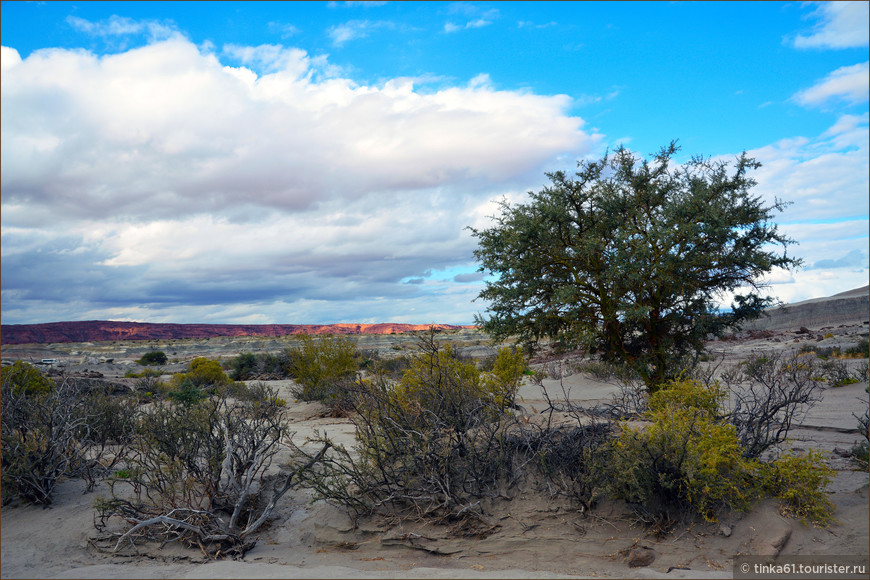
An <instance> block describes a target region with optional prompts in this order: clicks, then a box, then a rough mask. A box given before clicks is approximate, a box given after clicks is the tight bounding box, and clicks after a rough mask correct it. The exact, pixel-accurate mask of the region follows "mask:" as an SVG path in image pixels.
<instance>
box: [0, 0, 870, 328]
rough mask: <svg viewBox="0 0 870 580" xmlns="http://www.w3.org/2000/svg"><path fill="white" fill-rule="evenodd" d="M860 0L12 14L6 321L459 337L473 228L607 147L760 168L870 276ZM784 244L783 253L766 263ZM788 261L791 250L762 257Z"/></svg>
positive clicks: (813, 250) (192, 6)
mask: <svg viewBox="0 0 870 580" xmlns="http://www.w3.org/2000/svg"><path fill="white" fill-rule="evenodd" d="M868 20H870V18H868V2H823V3H815V2H806V3H802V2H672V3H666V2H627V3H621V2H288V3H280V2H263V3H258V2H217V3H212V2H2V4H0V28H2V30H0V44H2V53H0V68H2V79H0V81H2V82H0V90H2V96H0V106H2V122H0V132H2V142H0V155H2V168H0V169H2V171H0V179H2V208H0V222H2V223H0V234H2V278H0V280H2V310H0V312H2V322H3V324H28V323H41V322H54V321H67V320H129V321H146V322H175V323H215V324H217V323H229V324H269V323H284V324H326V323H337V322H357V323H370V322H405V323H416V324H427V323H448V324H471V323H472V322H473V319H474V315H475V314H476V313H481V314H484V315H485V311H486V306H487V305H486V303H485V302H483V301H481V300H475V298H476V297H477V295H478V294H479V293H480V291H481V290H482V288H483V284H484V276H485V273H484V272H479V271H478V264H477V263H476V262H475V260H474V250H475V248H476V239H475V238H474V237H473V236H472V233H471V231H470V230H469V229H468V228H469V227H473V228H478V229H480V228H486V227H491V226H492V225H494V222H493V221H492V216H493V215H495V214H496V213H497V202H498V201H499V200H502V199H507V200H510V201H512V202H522V201H523V200H524V199H525V198H526V195H527V192H529V191H532V190H534V191H537V190H540V189H541V188H542V187H543V186H545V185H546V184H547V178H546V175H545V174H546V173H547V172H550V171H554V170H564V171H572V170H574V169H575V168H576V166H577V162H578V161H582V160H593V159H599V158H600V157H601V156H603V155H604V154H605V153H606V152H607V151H612V150H613V149H614V148H616V147H618V146H620V145H622V146H625V147H626V148H628V149H630V150H632V151H633V152H635V153H636V154H637V155H639V156H643V157H646V158H649V157H650V156H651V155H653V154H654V153H656V152H657V151H658V150H659V149H660V148H661V147H662V146H664V145H667V144H668V143H669V142H670V141H672V140H675V139H677V140H679V145H680V146H681V151H680V152H679V154H678V155H677V157H676V160H677V161H678V162H684V161H688V160H689V159H690V158H691V157H693V156H699V155H700V156H705V157H710V158H714V159H723V160H727V161H732V160H733V159H735V158H736V157H737V156H738V155H739V154H740V153H741V152H743V151H746V152H747V153H748V154H749V155H750V156H751V157H754V158H756V159H757V160H758V161H760V162H761V163H762V167H761V168H760V169H758V170H757V171H755V172H754V174H753V177H754V178H755V179H756V181H757V182H758V185H757V186H756V188H755V189H754V193H756V194H757V195H760V196H762V198H763V199H764V200H766V201H767V203H769V204H772V203H773V202H774V200H775V199H782V200H786V201H790V202H792V204H791V205H790V206H788V207H787V208H786V209H785V210H784V211H783V212H782V213H777V214H775V216H774V221H775V222H776V223H777V224H778V225H779V228H780V230H781V231H782V232H783V233H785V234H786V235H788V236H789V237H791V238H793V239H794V240H795V241H796V242H798V244H796V245H792V246H789V248H788V252H789V255H793V256H795V257H798V258H801V259H802V260H803V261H804V266H803V268H801V269H799V270H797V271H793V272H790V271H774V272H771V273H770V275H769V276H767V277H766V279H765V282H766V283H768V284H769V288H768V292H769V293H770V295H772V296H774V297H776V298H777V299H779V300H781V301H783V302H796V301H800V300H805V299H809V298H815V297H821V296H829V295H832V294H835V293H838V292H843V291H846V290H851V289H854V288H857V287H860V286H864V285H867V283H868V228H870V225H868V224H870V222H868V189H870V187H868V173H870V169H868V85H870V82H868V29H870V26H868ZM772 249H776V248H772ZM778 250H779V251H781V248H779V249H778Z"/></svg>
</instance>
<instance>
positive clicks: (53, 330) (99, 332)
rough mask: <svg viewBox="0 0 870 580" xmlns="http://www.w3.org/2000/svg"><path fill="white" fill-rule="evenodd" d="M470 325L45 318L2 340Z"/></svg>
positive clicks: (11, 330) (9, 330)
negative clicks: (249, 322)
mask: <svg viewBox="0 0 870 580" xmlns="http://www.w3.org/2000/svg"><path fill="white" fill-rule="evenodd" d="M430 327H435V328H436V329H437V330H454V329H459V328H472V327H470V326H456V325H451V324H399V323H392V322H386V323H379V324H161V323H151V322H113V321H107V320H87V321H81V322H48V323H44V324H4V325H2V328H0V331H2V337H0V339H2V343H3V344H31V343H37V344H44V343H52V342H105V341H112V340H157V339H160V340H167V339H182V338H213V337H218V336H286V335H288V334H393V333H396V334H398V333H402V332H412V331H417V330H427V329H429V328H430Z"/></svg>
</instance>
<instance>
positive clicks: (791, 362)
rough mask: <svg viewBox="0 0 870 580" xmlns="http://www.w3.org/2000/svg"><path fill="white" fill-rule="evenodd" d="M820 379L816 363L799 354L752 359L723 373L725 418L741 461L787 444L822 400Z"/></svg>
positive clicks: (755, 356) (752, 357)
mask: <svg viewBox="0 0 870 580" xmlns="http://www.w3.org/2000/svg"><path fill="white" fill-rule="evenodd" d="M819 375H820V370H819V368H818V365H817V363H816V360H815V359H814V358H813V357H809V356H804V355H800V354H798V355H786V354H775V355H769V356H758V355H753V356H751V357H749V358H748V359H747V360H745V361H743V362H741V363H740V364H739V365H738V366H737V367H735V368H733V369H731V370H729V371H727V372H725V373H723V374H722V380H723V381H724V383H725V384H726V385H727V386H728V388H729V390H730V391H731V399H732V407H731V410H730V411H729V412H728V413H727V414H726V415H725V418H726V419H727V420H728V421H729V422H730V423H731V424H732V425H734V426H735V427H736V429H737V438H738V440H739V441H740V445H741V446H742V448H743V453H744V455H745V456H746V457H750V458H753V457H761V455H762V454H763V453H764V452H765V451H767V450H768V449H770V448H771V447H773V446H775V445H778V444H780V443H782V442H783V441H785V440H786V437H788V433H789V431H790V430H791V428H792V425H793V424H794V423H795V422H796V421H797V422H799V421H800V420H801V419H802V417H803V416H804V415H805V414H806V412H807V411H808V410H809V409H810V408H812V407H813V405H815V404H816V402H818V401H819V400H820V399H821V394H822V390H821V386H820V383H821V378H820V376H819Z"/></svg>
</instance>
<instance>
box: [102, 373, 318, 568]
mask: <svg viewBox="0 0 870 580" xmlns="http://www.w3.org/2000/svg"><path fill="white" fill-rule="evenodd" d="M197 367H198V368H199V369H203V368H205V369H208V368H209V367H208V366H206V365H202V364H200V365H197ZM187 384H189V385H190V388H196V389H199V387H196V386H195V385H194V384H193V382H192V381H190V382H189V383H187ZM212 386H215V387H220V385H212ZM212 390H213V391H214V394H213V395H211V396H206V395H205V391H206V390H198V391H197V392H198V393H200V395H199V396H197V397H195V398H191V399H180V398H176V399H173V400H168V401H157V402H155V403H154V404H153V406H152V408H151V410H150V411H149V412H148V413H146V414H144V415H143V417H142V419H141V421H140V422H139V423H138V425H137V428H136V430H135V434H134V439H133V443H132V445H131V450H130V453H129V455H128V457H127V459H126V461H125V464H124V467H123V469H119V470H118V471H116V472H115V475H114V477H112V478H110V479H109V483H110V488H111V497H110V498H108V499H106V498H101V499H99V500H98V501H97V502H95V508H96V510H97V514H98V517H97V519H96V520H95V521H96V525H97V527H98V529H100V530H106V526H107V524H108V522H109V521H110V520H112V519H119V520H121V521H122V522H130V525H129V527H128V528H127V529H125V530H124V531H123V532H121V533H117V534H116V536H115V537H117V542H116V543H115V545H114V548H113V549H114V551H117V550H118V549H120V548H121V547H122V546H123V545H124V544H125V542H130V543H133V542H134V541H135V540H136V539H161V540H163V541H169V540H180V541H181V542H182V543H184V544H185V545H188V546H198V547H200V549H202V550H203V552H204V553H206V554H208V555H210V556H212V557H227V556H230V557H240V556H242V555H244V553H245V552H246V551H248V550H249V549H250V548H252V547H253V546H254V545H255V544H256V542H257V536H256V532H257V531H258V530H259V529H260V527H261V526H262V525H263V523H265V522H266V521H267V520H268V518H269V516H270V514H271V512H272V511H273V510H274V508H275V505H276V504H277V502H278V501H279V500H280V499H281V497H283V495H284V494H285V493H286V492H287V491H288V490H289V489H291V488H292V487H293V486H295V485H296V477H297V475H298V473H299V472H300V470H304V469H307V468H308V467H310V466H311V465H312V464H313V463H314V462H316V461H317V460H318V459H319V456H315V457H314V458H312V459H311V460H309V463H308V464H307V465H295V466H294V467H293V469H292V470H291V472H290V473H289V474H286V475H281V476H277V477H275V476H271V475H269V474H268V473H267V472H268V470H269V467H270V466H271V465H272V462H273V460H274V458H275V455H276V454H277V453H278V451H279V449H280V448H281V446H282V445H283V441H284V440H285V438H286V437H287V436H288V434H289V432H288V424H287V422H286V420H285V419H284V416H283V414H284V411H283V407H284V405H283V401H282V400H281V399H280V398H278V397H277V393H276V392H275V391H273V390H272V389H269V388H268V387H266V386H265V385H263V384H258V385H256V386H255V387H253V388H246V387H243V386H238V385H236V387H235V388H234V389H230V388H222V389H221V388H216V389H212ZM323 451H325V448H324V450H322V451H321V454H322V453H323ZM120 488H124V489H125V490H126V491H124V492H123V493H119V489H120ZM129 493H132V495H133V499H132V500H131V499H127V498H128V494H129Z"/></svg>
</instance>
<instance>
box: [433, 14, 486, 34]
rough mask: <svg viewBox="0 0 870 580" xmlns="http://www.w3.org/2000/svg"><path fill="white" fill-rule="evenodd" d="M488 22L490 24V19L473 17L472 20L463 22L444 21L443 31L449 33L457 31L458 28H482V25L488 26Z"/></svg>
mask: <svg viewBox="0 0 870 580" xmlns="http://www.w3.org/2000/svg"><path fill="white" fill-rule="evenodd" d="M490 24H492V21H491V20H486V19H485V18H475V19H474V20H469V21H468V22H466V23H465V24H454V23H453V22H445V23H444V32H445V33H447V34H450V33H451V32H459V31H460V30H470V29H473V28H483V27H484V26H489V25H490Z"/></svg>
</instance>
